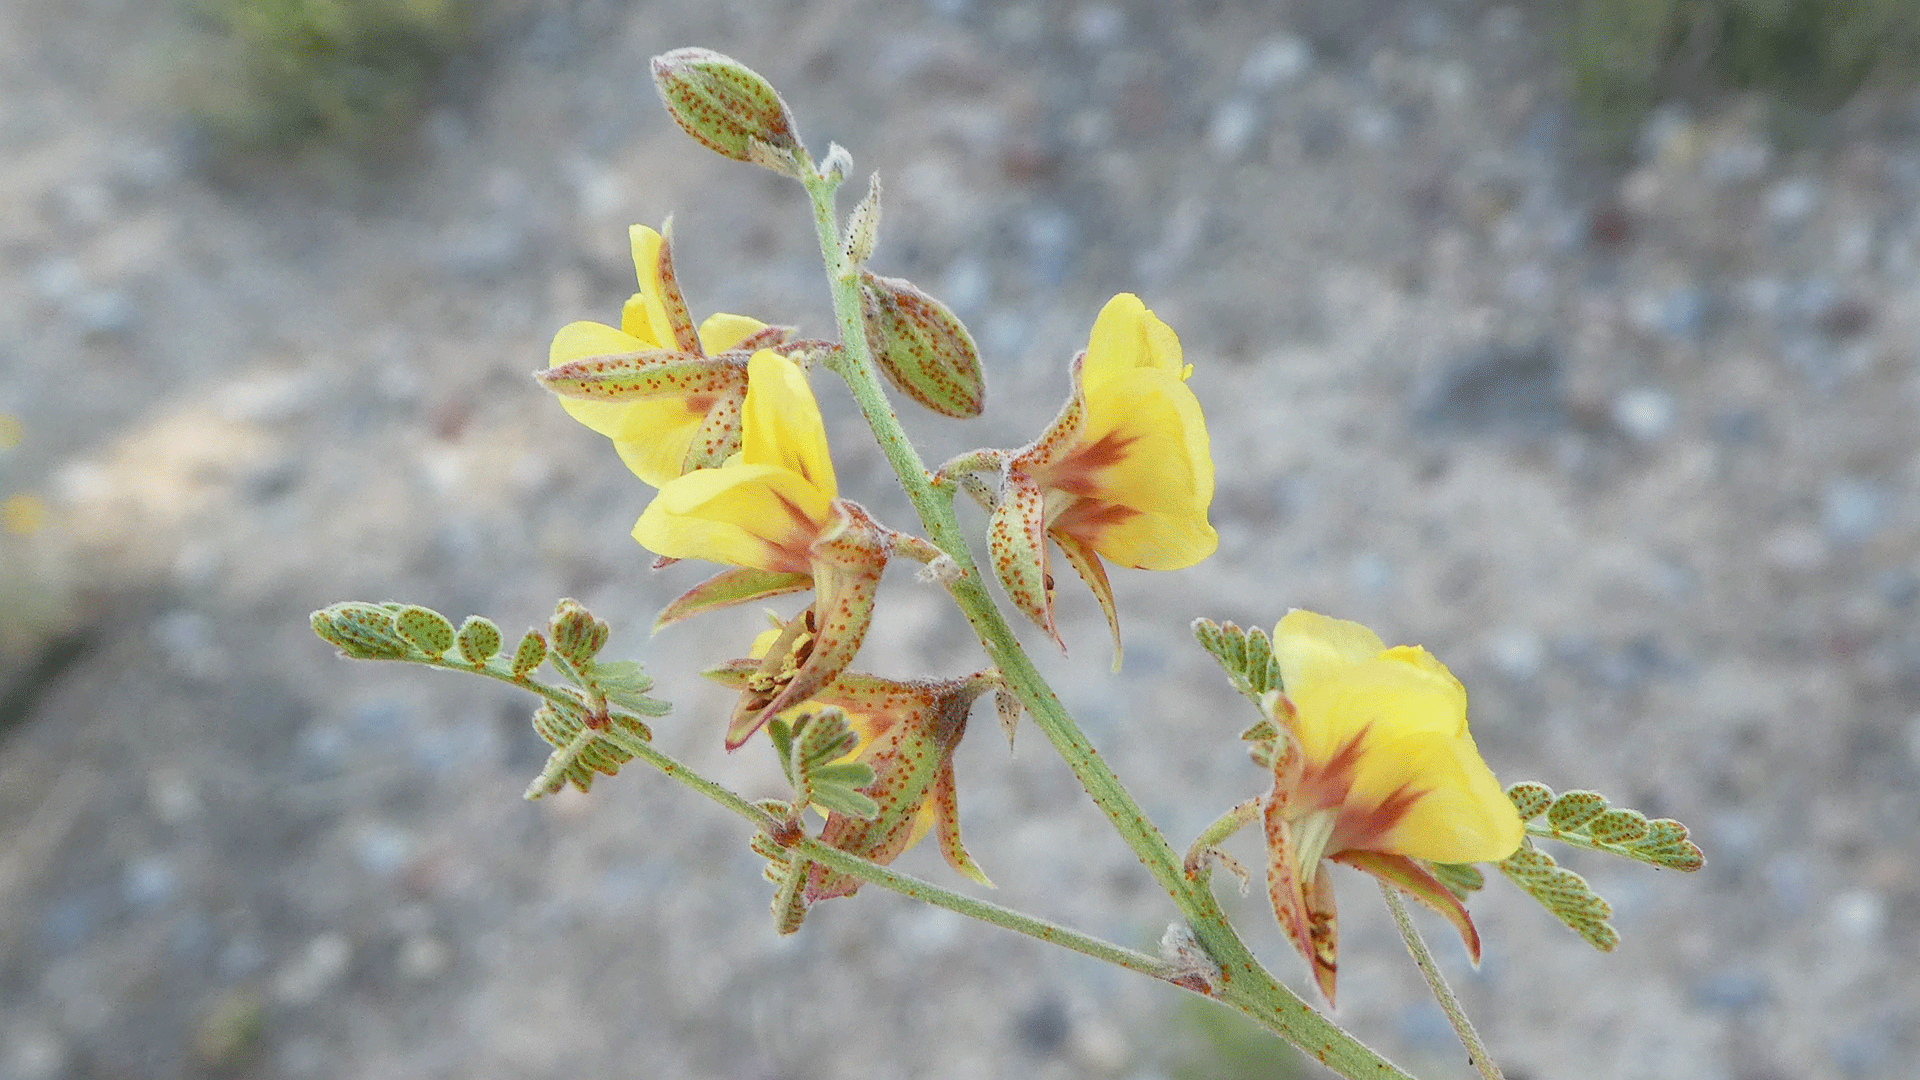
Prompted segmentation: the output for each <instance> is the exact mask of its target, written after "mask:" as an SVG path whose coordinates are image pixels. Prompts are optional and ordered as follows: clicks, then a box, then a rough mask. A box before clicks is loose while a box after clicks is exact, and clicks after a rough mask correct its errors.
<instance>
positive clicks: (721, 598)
mask: <svg viewBox="0 0 1920 1080" xmlns="http://www.w3.org/2000/svg"><path fill="white" fill-rule="evenodd" d="M812 587H813V576H812V575H811V574H789V573H782V572H780V571H777V570H760V569H757V568H755V567H751V566H737V567H734V568H733V569H731V570H723V571H721V572H720V573H718V574H715V575H714V576H713V577H710V578H708V579H707V580H705V581H703V582H701V583H700V584H698V585H695V586H694V587H693V588H691V589H688V590H687V591H686V592H684V593H682V594H680V596H679V597H677V598H676V599H675V600H674V601H673V602H672V603H670V604H668V605H667V606H666V607H665V608H662V609H661V611H660V615H659V617H658V618H656V619H654V621H653V628H654V630H655V631H658V630H660V629H661V628H663V627H666V626H670V625H672V624H673V623H677V622H679V621H680V620H681V619H685V618H688V617H690V616H693V615H698V614H701V613H702V612H707V611H713V610H714V609H716V608H723V607H732V606H733V605H735V604H745V603H749V602H751V601H754V600H765V599H767V598H768V597H773V596H781V595H784V594H786V593H795V592H802V591H804V590H806V589H809V588H812Z"/></svg>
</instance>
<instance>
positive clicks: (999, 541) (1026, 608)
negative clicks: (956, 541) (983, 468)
mask: <svg viewBox="0 0 1920 1080" xmlns="http://www.w3.org/2000/svg"><path fill="white" fill-rule="evenodd" d="M1046 529H1047V520H1046V495H1045V493H1044V492H1042V491H1041V489H1040V485H1039V484H1037V483H1035V482H1034V481H1033V480H1032V479H1030V478H1028V477H1025V476H1020V475H1010V476H1008V477H1007V478H1006V482H1005V483H1004V484H1003V485H1002V486H1001V489H1000V501H999V503H998V504H997V505H996V506H995V507H994V508H993V513H992V514H991V515H990V516H989V517H988V519H987V553H988V556H989V557H990V560H991V561H992V563H993V573H994V576H995V577H997V578H999V579H1000V587H1001V588H1002V589H1004V590H1006V594H1007V599H1008V600H1011V601H1012V602H1013V606H1014V607H1016V608H1018V609H1020V612H1021V614H1023V615H1025V616H1026V617H1027V618H1029V619H1031V620H1032V621H1033V624H1034V625H1035V626H1038V627H1039V628H1040V629H1042V630H1044V631H1046V632H1047V636H1048V637H1049V638H1052V639H1053V643H1054V644H1056V645H1058V646H1060V648H1061V649H1063V650H1064V649H1065V648H1066V647H1067V646H1066V642H1064V641H1062V640H1061V639H1060V631H1059V630H1058V629H1056V628H1055V626H1054V622H1053V575H1051V574H1049V573H1048V572H1047V531H1046Z"/></svg>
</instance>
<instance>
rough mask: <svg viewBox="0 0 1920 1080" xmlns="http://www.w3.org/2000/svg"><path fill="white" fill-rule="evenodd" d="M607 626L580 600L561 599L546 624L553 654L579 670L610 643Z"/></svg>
mask: <svg viewBox="0 0 1920 1080" xmlns="http://www.w3.org/2000/svg"><path fill="white" fill-rule="evenodd" d="M607 632H608V631H607V624H606V623H605V622H604V621H602V620H600V619H596V618H594V617H593V613H592V612H590V611H588V610H587V609H586V608H584V607H582V606H580V602H579V601H578V600H562V601H560V603H559V605H558V606H556V607H555V608H554V609H553V619H552V620H551V621H550V622H548V623H547V636H548V637H549V638H551V639H552V642H553V651H554V652H555V653H557V654H559V655H560V656H562V657H564V658H566V659H567V660H568V661H569V662H570V663H572V664H573V665H574V666H576V667H578V666H580V665H582V664H585V663H586V662H587V661H589V660H592V659H593V657H594V654H596V653H598V652H599V651H600V650H601V648H602V647H604V646H605V645H606V643H607Z"/></svg>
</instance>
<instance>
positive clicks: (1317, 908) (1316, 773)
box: [1262, 610, 1525, 1002]
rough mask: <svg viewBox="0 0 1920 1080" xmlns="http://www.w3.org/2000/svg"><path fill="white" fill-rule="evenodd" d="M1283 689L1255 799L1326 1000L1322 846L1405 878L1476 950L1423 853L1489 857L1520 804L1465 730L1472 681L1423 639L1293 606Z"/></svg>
mask: <svg viewBox="0 0 1920 1080" xmlns="http://www.w3.org/2000/svg"><path fill="white" fill-rule="evenodd" d="M1273 654H1274V658H1275V659H1276V660H1277V661H1278V662H1279V665H1280V675H1281V682H1282V685H1283V686H1284V687H1285V692H1284V694H1276V695H1275V696H1274V698H1273V706H1272V712H1273V715H1274V720H1275V722H1276V724H1277V726H1278V727H1279V728H1280V729H1281V744H1280V746H1279V747H1278V748H1276V750H1275V753H1274V758H1273V789H1272V792H1271V793H1270V794H1269V795H1268V796H1267V797H1266V799H1265V801H1264V804H1263V806H1262V812H1263V818H1264V822H1265V826H1266V835H1267V859H1268V865H1267V886H1268V893H1269V896H1270V898H1271V900H1272V902H1273V908H1274V913H1275V915H1276V916H1278V918H1279V920H1280V925H1281V927H1282V928H1283V929H1285V930H1286V931H1287V935H1288V937H1289V938H1291V939H1292V940H1293V942H1294V945H1295V947H1297V948H1298V949H1299V950H1300V952H1301V955H1303V956H1305V957H1306V959H1307V962H1308V964H1309V966H1311V967H1312V968H1313V970H1314V975H1315V978H1316V980H1317V981H1318V983H1319V985H1320V989H1321V991H1322V992H1323V993H1324V994H1325V995H1326V997H1327V1000H1328V1001H1329V1002H1331V1001H1332V1000H1333V988H1334V973H1335V969H1336V963H1335V954H1336V949H1337V936H1336V918H1335V913H1334V906H1333V887H1332V881H1331V879H1330V877H1329V875H1328V873H1327V871H1326V868H1325V866H1324V860H1328V859H1331V860H1333V861H1335V862H1340V863H1345V864H1347V865H1349V866H1353V867H1355V868H1357V869H1360V870H1363V871H1366V872H1367V873H1370V874H1373V875H1375V876H1376V877H1379V878H1381V879H1382V880H1385V881H1388V882H1390V883H1391V884H1393V885H1395V886H1396V887H1398V888H1400V889H1402V890H1403V891H1405V892H1407V893H1408V894H1409V895H1411V896H1412V897H1414V898H1415V899H1416V900H1419V901H1421V902H1422V903H1425V904H1427V905H1428V906H1430V907H1432V908H1434V909H1435V910H1437V911H1439V912H1440V913H1441V914H1443V915H1445V916H1446V917H1447V918H1448V919H1449V920H1451V921H1452V922H1453V924H1454V926H1455V928H1456V929H1458V930H1459V931H1460V935H1461V939H1462V940H1463V941H1464V942H1465V943H1466V945H1467V950H1468V952H1469V953H1470V954H1471V955H1472V956H1473V957H1474V959H1475V961H1476V962H1477V961H1478V959H1479V955H1480V942H1479V935H1478V933H1477V932H1476V931H1475V930H1474V927H1473V921H1472V920H1471V919H1470V918H1468V916H1467V912H1466V909H1465V908H1464V907H1463V906H1461V904H1460V901H1459V900H1458V898H1456V897H1455V896H1454V895H1453V894H1452V893H1451V892H1449V891H1448V890H1447V888H1446V887H1445V886H1444V885H1442V884H1441V883H1440V882H1439V880H1438V879H1437V878H1435V877H1434V876H1433V874H1432V873H1431V872H1430V871H1428V870H1427V869H1426V867H1425V866H1423V865H1422V863H1427V862H1438V863H1468V862H1497V861H1499V860H1501V859H1504V858H1506V857H1507V856H1509V855H1512V854H1513V853H1514V852H1515V851H1516V850H1518V849H1519V847H1520V843H1521V841H1522V839H1523V838H1524V836H1525V828H1524V826H1523V825H1522V824H1521V821H1520V815H1519V814H1518V813H1517V812H1516V811H1515V810H1514V808H1513V804H1512V802H1510V801H1508V799H1507V797H1506V794H1505V792H1504V791H1502V789H1501V787H1500V784H1499V782H1498V781H1496V780H1495V779H1494V777H1493V772H1492V770H1490V769H1488V768H1487V764H1486V762H1485V761H1484V760H1483V759H1482V758H1481V757H1480V751H1479V750H1478V748H1476V747H1475V746H1474V743H1473V736H1472V735H1471V734H1469V733H1468V731H1467V692H1466V689H1465V688H1464V687H1462V686H1461V685H1460V681H1459V680H1458V679H1456V678H1454V677H1453V673H1452V672H1450V671H1448V670H1447V668H1446V665H1444V664H1442V663H1440V661H1438V660H1436V659H1434V658H1433V656H1432V655H1430V654H1429V653H1428V652H1427V651H1426V650H1425V649H1423V648H1420V647H1419V646H1417V645H1400V646H1395V647H1394V648H1391V649H1389V648H1387V647H1386V646H1385V645H1384V644H1383V643H1382V642H1381V640H1380V638H1379V637H1378V636H1377V635H1376V634H1374V632H1373V631H1371V630H1369V629H1367V628H1366V627H1364V626H1362V625H1360V624H1359V623H1355V622H1347V621H1345V620H1341V619H1332V618H1328V617H1327V616H1325V615H1317V614H1315V613H1313V612H1311V611H1299V610H1295V611H1291V612H1289V613H1288V614H1287V616H1286V617H1285V618H1283V619H1281V620H1280V623H1279V625H1277V626H1275V627H1274V630H1273Z"/></svg>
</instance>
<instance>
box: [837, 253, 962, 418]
mask: <svg viewBox="0 0 1920 1080" xmlns="http://www.w3.org/2000/svg"><path fill="white" fill-rule="evenodd" d="M860 299H861V308H862V311H863V313H864V314H865V316H866V325H867V347H868V348H869V349H871V350H872V351H873V358H874V360H875V362H877V363H878V364H879V365H880V371H881V372H882V373H883V374H885V375H886V377H887V381H888V382H890V383H892V384H893V385H894V387H895V388H896V389H898V390H899V391H900V392H901V393H903V394H905V395H907V396H908V397H910V398H912V399H913V400H915V401H917V402H919V403H920V404H922V405H925V406H926V407H927V408H929V409H932V410H933V411H934V412H937V413H940V414H941V415H943V416H954V417H959V418H962V419H968V418H971V417H975V416H979V415H980V410H981V409H983V408H985V407H986V399H987V383H986V377H985V376H984V375H982V374H981V372H980V352H979V350H978V349H976V348H975V347H974V344H973V335H971V334H969V333H967V328H966V326H965V325H964V324H963V323H961V321H960V319H959V317H958V316H956V315H955V314H954V313H953V312H952V311H950V310H948V309H947V306H946V305H945V304H942V303H941V302H940V301H938V300H935V299H934V298H933V297H931V296H928V295H927V294H926V293H923V292H921V291H920V290H919V289H918V288H915V287H914V285H913V284H912V283H911V282H908V281H905V280H903V279H901V278H885V277H879V276H877V275H874V274H871V273H868V272H866V271H864V270H863V271H861V273H860Z"/></svg>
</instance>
